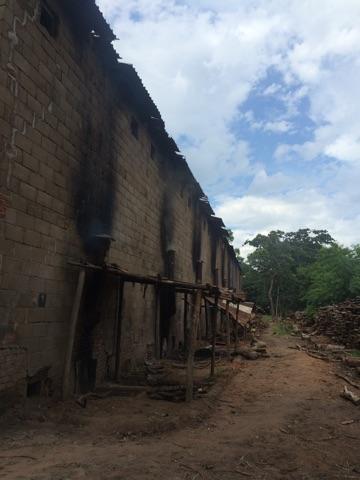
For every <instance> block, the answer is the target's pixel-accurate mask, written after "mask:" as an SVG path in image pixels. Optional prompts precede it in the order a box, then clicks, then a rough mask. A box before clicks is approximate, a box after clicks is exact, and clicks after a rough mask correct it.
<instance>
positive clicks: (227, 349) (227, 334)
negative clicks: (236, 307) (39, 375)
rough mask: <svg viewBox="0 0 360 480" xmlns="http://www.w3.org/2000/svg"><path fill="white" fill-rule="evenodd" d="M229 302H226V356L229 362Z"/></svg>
mask: <svg viewBox="0 0 360 480" xmlns="http://www.w3.org/2000/svg"><path fill="white" fill-rule="evenodd" d="M229 303H230V302H229V301H227V302H226V311H225V328H226V354H227V358H228V360H230V358H231V352H230V340H231V339H230V333H231V332H230V313H229Z"/></svg>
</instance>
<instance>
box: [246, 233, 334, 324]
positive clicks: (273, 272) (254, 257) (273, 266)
mask: <svg viewBox="0 0 360 480" xmlns="http://www.w3.org/2000/svg"><path fill="white" fill-rule="evenodd" d="M245 244H248V245H251V246H252V247H254V248H255V250H254V252H252V253H251V254H250V255H249V256H248V259H247V262H246V266H247V268H246V269H243V270H244V288H245V290H246V292H247V293H248V296H249V298H250V299H252V300H254V301H256V302H257V303H258V304H259V305H260V306H262V307H263V308H265V309H269V310H270V313H271V315H272V316H273V317H275V316H278V314H279V312H282V313H286V312H288V311H291V310H296V309H298V308H302V307H303V306H304V305H305V299H304V295H305V291H306V288H307V286H308V282H309V280H308V277H307V276H306V275H305V274H304V269H305V268H306V267H307V266H309V265H311V264H312V263H313V262H315V261H316V259H317V257H318V255H319V252H320V251H321V250H322V249H323V248H324V246H325V245H333V244H334V239H333V238H332V237H331V236H330V235H329V233H328V232H327V231H326V230H310V229H308V228H305V229H300V230H298V231H297V232H287V233H285V232H282V231H280V230H277V231H272V232H270V233H269V234H268V235H262V234H259V235H257V236H256V237H255V238H253V239H252V240H247V241H246V242H245Z"/></svg>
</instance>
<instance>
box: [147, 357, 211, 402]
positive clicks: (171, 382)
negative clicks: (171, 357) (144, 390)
mask: <svg viewBox="0 0 360 480" xmlns="http://www.w3.org/2000/svg"><path fill="white" fill-rule="evenodd" d="M145 369H146V380H147V383H148V384H149V385H150V386H151V389H150V390H149V391H148V395H149V397H150V398H153V399H156V400H169V401H172V402H181V401H184V400H185V396H186V375H185V369H178V368H177V369H175V370H174V369H173V368H171V367H170V366H169V365H168V364H166V363H163V362H156V361H153V362H149V361H147V362H145ZM208 388H209V385H208V384H200V383H197V382H194V389H193V398H196V397H199V396H202V395H203V394H205V393H207V391H208Z"/></svg>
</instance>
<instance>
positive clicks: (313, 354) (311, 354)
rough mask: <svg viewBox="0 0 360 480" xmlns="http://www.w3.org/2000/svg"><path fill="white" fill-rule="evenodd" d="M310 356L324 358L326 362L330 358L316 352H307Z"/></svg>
mask: <svg viewBox="0 0 360 480" xmlns="http://www.w3.org/2000/svg"><path fill="white" fill-rule="evenodd" d="M306 353H307V355H309V357H313V358H317V359H318V360H324V361H325V362H328V361H329V359H328V358H327V357H324V356H323V355H318V354H316V353H312V352H306Z"/></svg>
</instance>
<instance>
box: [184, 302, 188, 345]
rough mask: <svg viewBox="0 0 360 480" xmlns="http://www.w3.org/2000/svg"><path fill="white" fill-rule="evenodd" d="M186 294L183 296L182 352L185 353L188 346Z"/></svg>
mask: <svg viewBox="0 0 360 480" xmlns="http://www.w3.org/2000/svg"><path fill="white" fill-rule="evenodd" d="M188 329H189V327H188V294H187V293H185V295H184V352H187V346H188Z"/></svg>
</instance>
